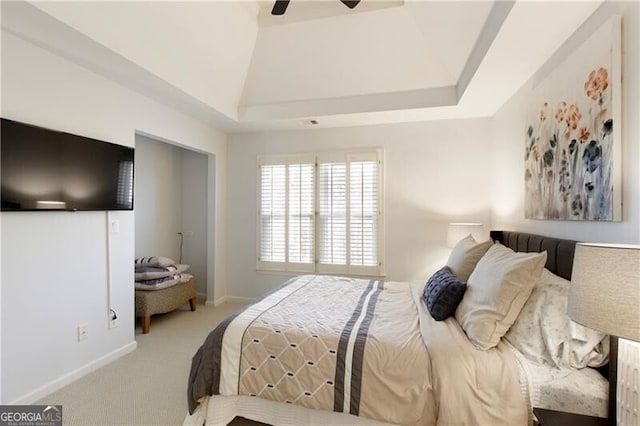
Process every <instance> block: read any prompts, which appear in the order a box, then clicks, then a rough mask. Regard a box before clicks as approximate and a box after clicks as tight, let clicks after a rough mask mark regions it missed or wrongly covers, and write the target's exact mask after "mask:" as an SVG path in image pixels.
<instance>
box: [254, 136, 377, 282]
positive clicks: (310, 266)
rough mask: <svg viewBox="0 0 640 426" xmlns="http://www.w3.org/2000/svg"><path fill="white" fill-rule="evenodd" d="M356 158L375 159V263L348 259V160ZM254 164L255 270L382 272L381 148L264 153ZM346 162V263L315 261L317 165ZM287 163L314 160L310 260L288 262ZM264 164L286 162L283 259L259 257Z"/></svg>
mask: <svg viewBox="0 0 640 426" xmlns="http://www.w3.org/2000/svg"><path fill="white" fill-rule="evenodd" d="M358 161H376V162H377V182H376V184H377V188H376V190H377V191H376V204H377V206H376V207H377V221H376V244H377V247H376V248H377V260H378V264H377V265H375V266H362V265H351V259H350V245H351V244H350V241H351V240H350V234H349V233H350V223H349V222H350V218H351V210H350V200H349V196H350V167H351V166H350V164H351V163H352V162H358ZM257 162H258V167H257V179H256V182H257V191H256V199H257V204H256V205H257V208H256V211H257V214H256V250H257V253H256V260H257V262H256V268H257V270H258V271H272V272H301V273H316V274H345V275H358V276H375V277H382V276H385V244H384V243H385V235H384V234H385V214H384V211H385V208H384V207H385V188H384V174H385V173H384V150H383V149H381V148H372V149H362V150H350V151H333V152H321V153H314V154H301V155H265V156H258V161H257ZM330 162H333V163H346V175H347V177H346V186H347V188H346V190H347V195H346V205H347V207H346V222H347V228H346V241H345V243H346V246H347V247H346V249H347V252H346V256H347V258H346V265H336V264H321V263H320V262H319V256H318V253H319V251H320V247H319V244H320V238H319V228H320V227H319V225H318V221H319V215H320V213H319V212H320V173H319V165H320V164H323V163H330ZM291 164H314V168H313V173H314V176H313V205H314V212H313V221H312V225H311V226H312V236H313V244H312V247H313V248H312V250H313V253H312V259H313V262H312V263H293V262H289V260H288V259H289V182H288V179H289V167H288V166H289V165H291ZM265 165H286V167H285V170H286V173H285V182H286V185H285V216H286V218H285V262H271V261H263V260H262V259H261V258H260V254H261V242H262V240H261V238H262V235H261V231H262V228H261V217H262V212H261V206H262V179H261V178H262V172H261V167H262V166H265Z"/></svg>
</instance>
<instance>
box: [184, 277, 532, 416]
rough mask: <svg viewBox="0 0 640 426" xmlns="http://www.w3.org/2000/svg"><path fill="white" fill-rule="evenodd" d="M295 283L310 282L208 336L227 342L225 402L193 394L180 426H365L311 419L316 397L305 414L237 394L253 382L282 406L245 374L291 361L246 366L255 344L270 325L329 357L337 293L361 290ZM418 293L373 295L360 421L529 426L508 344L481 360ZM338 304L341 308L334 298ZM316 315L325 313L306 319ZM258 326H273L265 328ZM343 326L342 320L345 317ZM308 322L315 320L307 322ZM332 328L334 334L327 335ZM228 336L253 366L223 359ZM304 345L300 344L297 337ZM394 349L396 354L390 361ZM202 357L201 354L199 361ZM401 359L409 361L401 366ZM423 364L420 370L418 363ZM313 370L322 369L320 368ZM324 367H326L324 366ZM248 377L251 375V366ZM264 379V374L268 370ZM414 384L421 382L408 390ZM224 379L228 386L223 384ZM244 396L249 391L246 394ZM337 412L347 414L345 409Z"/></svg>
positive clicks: (335, 283)
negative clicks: (233, 424)
mask: <svg viewBox="0 0 640 426" xmlns="http://www.w3.org/2000/svg"><path fill="white" fill-rule="evenodd" d="M298 280H303V281H306V282H307V283H305V284H302V285H301V283H300V281H299V282H298V283H296V282H294V283H293V286H292V284H290V285H289V288H287V287H284V288H283V289H282V290H280V291H278V292H277V293H273V294H271V295H269V296H267V297H266V298H265V299H263V300H262V301H260V302H258V303H257V304H256V305H254V306H252V307H250V308H248V309H247V310H246V311H245V312H244V313H241V314H239V315H238V316H237V317H235V318H234V319H232V320H231V322H230V323H228V325H227V326H226V327H227V328H226V329H223V331H222V333H224V334H222V335H221V334H220V332H213V333H212V336H213V335H216V336H217V337H216V339H220V338H221V339H222V340H221V342H223V343H224V344H223V345H222V348H223V349H222V357H221V358H220V359H221V360H222V363H223V364H222V365H223V366H224V365H225V363H228V362H231V364H233V365H235V367H233V368H231V369H229V368H224V367H223V368H222V369H221V373H222V377H221V378H220V393H221V394H225V392H223V390H224V389H227V391H228V392H227V393H226V396H214V397H201V396H199V395H203V394H202V393H200V391H198V392H195V393H190V395H192V396H193V397H195V398H196V400H197V401H199V402H200V404H199V405H198V406H196V408H195V411H194V412H193V415H191V416H188V417H187V418H186V420H185V424H203V423H204V422H206V424H226V423H227V422H228V421H230V419H232V418H233V417H235V416H244V417H248V418H252V419H254V420H258V421H262V422H265V423H269V424H297V425H302V424H318V423H326V422H330V423H334V424H336V423H337V424H347V423H348V424H351V423H354V422H355V423H361V422H363V421H364V422H366V420H365V419H362V418H357V417H353V416H350V415H348V414H342V413H334V412H331V411H329V410H331V408H328V409H327V408H325V410H326V411H321V410H311V409H310V408H318V407H316V406H314V405H313V404H319V405H322V406H323V407H324V406H326V404H325V403H324V400H325V399H326V398H327V397H324V396H321V394H319V393H313V394H310V395H309V397H308V398H306V399H303V401H302V402H305V403H306V404H307V408H305V407H301V406H298V405H295V404H282V403H280V402H273V401H271V402H268V401H264V400H262V399H259V398H256V397H251V396H243V395H242V393H244V392H249V391H251V388H255V383H257V388H258V389H266V390H267V391H268V392H269V394H266V393H265V396H267V397H268V398H267V399H274V400H275V401H280V399H279V398H275V394H274V393H273V392H272V391H271V390H270V389H267V386H268V387H269V388H273V387H274V386H271V385H266V386H263V384H262V382H261V380H263V379H262V378H259V377H256V379H255V380H254V379H253V378H252V377H254V374H256V373H254V372H251V371H249V370H248V366H250V365H257V363H258V362H260V363H261V364H260V365H266V364H265V362H266V363H269V362H273V363H274V364H277V363H279V362H289V360H287V359H285V358H282V361H280V359H281V358H280V356H284V355H285V354H286V352H284V351H283V352H281V353H280V354H279V355H278V356H277V357H278V361H277V362H276V361H270V360H269V357H272V356H271V355H268V356H266V358H265V356H263V358H265V359H266V361H264V362H262V361H260V358H257V359H256V360H254V361H251V358H252V357H254V355H252V353H251V351H252V350H253V349H250V348H252V347H256V348H257V349H260V347H261V342H263V341H265V342H266V339H270V338H271V337H270V336H273V335H274V334H273V333H271V331H269V329H270V328H273V327H272V326H271V325H270V324H274V322H273V321H276V323H277V324H278V330H281V331H276V333H280V332H281V333H282V335H283V336H285V335H286V336H288V337H287V338H288V339H289V338H293V337H295V335H296V333H299V332H300V330H298V331H297V332H296V331H295V330H296V329H298V328H300V329H302V328H305V329H308V328H310V327H315V334H317V335H318V336H319V337H320V341H321V343H322V342H324V344H326V345H328V347H329V348H332V347H334V346H335V342H333V343H332V338H331V337H330V336H331V334H325V332H326V331H328V330H329V329H330V328H336V327H334V326H333V325H332V324H334V323H336V321H337V319H339V318H340V317H342V316H344V314H343V313H342V311H341V310H339V309H337V307H338V306H339V305H341V304H343V302H342V301H341V300H340V299H341V298H343V297H344V294H346V293H349V292H351V291H352V290H351V288H352V287H350V286H353V285H355V286H356V287H358V286H361V285H362V284H360V283H358V282H357V281H358V280H350V279H344V278H337V277H317V278H311V279H310V278H309V276H307V277H299V278H298ZM360 281H361V280H360ZM309 286H310V292H309V293H308V295H314V296H315V297H308V296H307V295H306V294H307V293H304V292H305V291H306V290H305V288H306V287H309ZM423 286H424V283H422V282H418V283H414V284H413V285H409V284H408V283H393V282H388V283H384V290H383V291H382V292H381V293H380V295H379V300H378V304H377V306H376V308H375V309H376V311H375V313H374V314H373V317H372V320H371V323H370V329H369V337H368V339H367V344H366V346H365V356H364V364H363V376H362V377H363V378H362V383H363V387H362V394H361V402H360V410H361V411H360V415H363V412H364V415H365V417H369V418H373V419H377V420H378V421H394V422H396V421H399V422H400V423H403V424H420V425H422V424H424V425H451V424H456V425H476V424H491V425H500V424H505V425H507V424H508V425H524V424H527V423H528V422H529V420H530V418H529V414H530V409H529V407H528V404H527V402H528V396H526V395H525V394H523V393H522V391H523V390H526V387H522V386H521V385H520V380H519V377H520V371H519V369H518V363H517V361H516V358H515V356H514V355H513V353H512V352H511V350H510V349H508V348H507V346H506V345H503V344H500V345H499V346H498V347H497V348H495V349H491V350H488V351H479V350H477V349H475V348H474V347H473V345H472V344H471V343H470V342H469V340H468V339H467V337H466V335H465V334H464V332H463V331H462V329H461V328H460V326H459V325H458V323H457V321H456V320H455V319H454V318H449V319H448V320H445V321H439V322H438V321H435V320H433V318H432V317H431V316H430V315H429V313H428V311H427V310H426V307H425V306H424V303H422V300H421V293H422V288H423ZM294 287H295V289H294ZM292 290H293V291H292ZM345 292H346V293H345ZM278 293H281V295H283V298H282V299H274V296H276V295H278ZM335 295H337V296H338V299H335ZM277 297H279V296H277ZM287 298H289V300H287ZM278 300H280V301H278ZM314 303H315V305H314ZM300 305H304V307H303V310H304V313H303V315H302V316H300V317H298V316H296V315H294V316H291V315H290V310H291V309H299V308H295V307H296V306H300ZM327 308H328V309H329V310H328V311H327ZM352 309H353V308H352ZM316 310H317V312H323V314H322V315H313V313H314V312H316ZM363 312H364V311H363ZM309 313H311V314H312V315H309ZM309 317H310V318H309ZM265 318H270V319H269V320H268V321H263V320H264V319H265ZM289 318H290V319H289ZM302 318H306V319H307V322H304V323H299V321H302ZM346 318H347V319H348V315H347V317H346ZM292 319H293V321H294V324H295V325H296V327H294V329H293V330H291V331H288V330H290V329H289V328H283V327H288V326H286V324H288V323H290V322H291V320H292ZM309 319H311V320H312V321H311V322H309V321H308V320H309ZM340 321H341V320H340ZM303 324H304V325H303ZM309 324H312V326H310V325H309ZM329 325H331V327H328V326H329ZM245 326H246V327H245ZM249 327H252V328H249ZM229 330H230V331H229ZM234 330H235V331H237V332H239V333H240V335H243V336H245V338H246V340H243V341H242V342H240V341H237V342H236V343H235V345H234V346H235V347H236V348H240V352H241V353H240V356H241V359H242V360H243V361H241V363H245V364H246V361H247V360H249V361H251V362H249V363H248V364H246V365H245V364H241V365H240V364H238V361H232V360H231V361H230V358H228V357H227V355H225V354H230V353H231V352H225V349H224V348H225V345H226V342H227V341H236V340H237V338H234V337H232V336H227V332H230V333H233V332H234ZM245 330H246V331H245ZM340 330H341V326H340V327H337V329H336V331H337V332H338V334H340ZM343 332H344V331H343ZM285 333H286V334H285ZM212 336H210V337H212ZM220 336H223V337H220ZM318 336H313V337H318ZM303 339H306V338H304V337H303ZM214 340H215V339H213V338H212V339H209V338H208V339H207V342H205V344H204V345H203V348H201V350H200V351H198V352H199V354H197V355H196V356H195V357H194V365H197V368H196V369H195V370H194V369H192V375H190V383H191V378H192V377H193V378H194V380H195V382H193V383H194V386H197V387H198V388H200V389H203V386H202V383H200V384H199V385H197V384H195V383H196V382H198V381H200V382H202V380H204V379H203V377H207V376H206V375H204V376H203V375H202V374H201V373H200V372H203V371H208V366H206V365H205V364H206V363H207V362H208V361H206V360H207V359H210V358H209V357H208V356H205V354H207V353H208V352H207V349H205V347H207V348H208V347H219V346H217V344H212V343H213V342H214ZM296 341H300V340H296ZM403 342H404V343H403ZM394 348H397V349H394ZM272 349H273V348H272ZM399 349H401V350H400V351H399V352H396V351H398V350H399ZM305 350H306V349H305ZM201 351H204V352H202V353H201ZM246 351H249V352H246ZM235 352H237V351H234V353H235ZM245 352H246V353H245ZM273 353H276V352H273ZM407 354H409V355H411V354H413V355H411V356H410V357H409V358H407ZM390 356H391V357H390ZM274 359H275V358H274ZM424 360H426V363H424V362H423V361H424ZM203 363H205V364H203ZM239 365H240V369H239V370H238V366H239ZM317 365H318V367H320V365H319V364H317ZM260 368H261V367H260ZM314 368H316V367H314ZM323 368H326V369H330V368H333V367H330V366H327V365H325V366H324V367H323ZM231 370H233V371H236V374H235V378H232V379H230V378H225V375H226V373H225V371H227V372H228V371H231ZM251 370H255V369H254V368H253V367H252V368H251ZM238 371H241V372H243V373H241V377H238V373H237V372H238ZM244 371H247V372H248V373H244ZM292 371H293V370H292ZM301 371H302V370H301ZM328 371H329V372H330V371H331V370H328ZM265 373H266V374H267V375H270V374H271V373H269V370H267V371H266V372H265ZM274 374H275V373H274ZM407 374H408V375H407ZM299 376H300V374H299V373H297V374H296V377H295V379H296V380H297V378H298V377H299ZM240 378H241V379H242V380H244V381H245V382H246V383H244V384H243V383H241V381H239V380H238V379H240ZM389 378H395V379H393V380H390V379H389ZM416 379H418V382H415V380H416ZM228 380H230V381H229V382H228V383H227V381H228ZM323 380H324V379H323ZM232 382H237V384H233V383H232ZM266 383H269V382H266ZM271 383H276V382H274V381H272V382H271ZM278 383H284V382H280V381H279V380H278V381H277V383H276V384H275V388H274V389H273V390H277V391H278V392H279V393H281V394H282V395H283V396H286V392H287V390H286V389H285V388H282V386H280V387H278V386H279V385H278ZM331 384H332V383H331ZM208 386H210V385H209V384H204V388H207V387H208ZM245 388H247V391H244V390H243V389H245ZM191 391H192V389H191V386H190V392H191ZM414 391H415V392H414ZM262 392H263V391H260V393H262ZM322 392H323V393H327V395H328V397H329V398H330V399H329V401H333V399H334V398H333V386H331V387H329V388H327V390H326V391H325V390H323V391H322ZM214 393H215V391H214ZM251 393H255V391H251ZM525 393H526V392H525ZM336 395H338V394H336ZM294 397H295V395H294ZM321 398H323V399H321ZM287 399H291V397H287ZM332 406H333V404H332ZM336 411H338V410H336ZM340 411H343V410H340ZM344 411H347V412H348V410H344ZM385 419H386V420H385ZM391 419H402V420H391Z"/></svg>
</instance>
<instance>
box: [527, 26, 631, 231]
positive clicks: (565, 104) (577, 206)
mask: <svg viewBox="0 0 640 426" xmlns="http://www.w3.org/2000/svg"><path fill="white" fill-rule="evenodd" d="M619 90H620V20H619V18H616V19H613V20H611V21H609V22H608V23H607V24H606V25H604V26H603V27H602V28H600V29H599V30H598V31H597V32H596V33H594V34H593V35H592V36H591V37H590V38H589V39H588V40H587V41H586V42H585V43H584V44H582V45H581V46H580V48H578V49H576V50H575V51H574V52H573V53H572V54H571V55H569V56H568V57H567V58H566V59H565V60H564V61H563V62H562V63H561V65H559V66H558V67H556V68H555V69H554V70H553V71H551V72H550V73H549V74H548V76H547V77H546V78H545V79H544V80H542V81H541V82H540V83H539V84H538V85H536V87H535V88H534V95H533V99H532V103H531V109H530V111H529V113H528V116H527V125H526V132H525V133H526V134H525V144H526V145H525V168H524V180H525V217H526V218H527V219H552V220H595V221H613V220H621V206H622V200H621V197H620V192H621V190H620V181H621V172H620V143H621V142H620V135H619V134H620V130H619V129H620V123H619V121H618V120H619V117H620V93H619Z"/></svg>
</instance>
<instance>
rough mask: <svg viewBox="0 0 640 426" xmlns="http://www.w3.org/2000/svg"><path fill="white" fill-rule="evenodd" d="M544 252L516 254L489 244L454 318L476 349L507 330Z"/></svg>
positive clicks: (495, 340)
mask: <svg viewBox="0 0 640 426" xmlns="http://www.w3.org/2000/svg"><path fill="white" fill-rule="evenodd" d="M546 260H547V252H543V253H516V252H514V251H513V250H511V249H510V248H507V247H505V246H503V245H502V244H499V243H497V244H494V245H492V246H491V247H490V248H489V250H488V251H487V253H486V254H485V255H484V256H483V257H482V259H480V261H479V262H478V264H477V265H476V268H475V269H474V270H473V273H471V276H470V277H469V281H468V282H467V291H466V292H465V294H464V297H463V298H462V302H460V305H458V309H457V310H456V319H457V320H458V322H459V323H460V325H461V326H462V328H463V329H464V331H465V332H466V333H467V336H468V337H469V340H470V341H471V343H473V344H474V345H475V346H476V347H477V348H479V349H484V350H487V349H490V348H493V347H495V346H496V345H497V344H498V343H499V342H500V338H502V336H504V334H505V333H506V332H507V330H509V328H510V327H511V325H513V323H514V321H515V320H516V318H517V317H518V314H519V313H520V310H521V309H522V307H523V306H524V304H525V302H526V301H527V299H528V298H529V295H530V294H531V290H532V289H533V286H534V285H535V283H536V282H537V281H538V279H539V278H540V274H541V273H542V269H543V268H544V264H545V262H546Z"/></svg>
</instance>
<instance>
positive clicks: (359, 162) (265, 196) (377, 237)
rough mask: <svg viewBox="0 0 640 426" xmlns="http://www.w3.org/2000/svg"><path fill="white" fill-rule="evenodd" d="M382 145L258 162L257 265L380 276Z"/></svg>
mask: <svg viewBox="0 0 640 426" xmlns="http://www.w3.org/2000/svg"><path fill="white" fill-rule="evenodd" d="M382 165H383V163H382V151H378V150H376V151H371V152H365V153H332V154H320V155H314V156H288V157H262V158H260V160H259V178H258V181H259V182H258V184H259V191H258V193H259V214H258V216H259V218H258V222H259V224H258V232H259V238H258V244H259V247H258V253H259V255H258V256H259V259H258V267H259V268H260V269H267V270H281V271H301V272H326V273H348V274H361V275H383V273H384V269H383V262H382V259H383V250H382V248H383V244H382V242H383V230H384V227H383V215H382V206H383V205H384V202H383V199H382V195H383V191H382V189H383V188H382V187H383V185H382V176H383V173H382Z"/></svg>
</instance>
